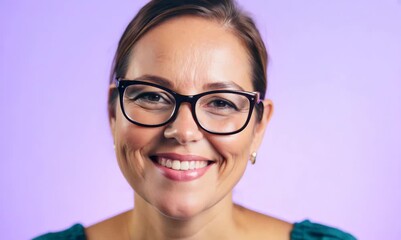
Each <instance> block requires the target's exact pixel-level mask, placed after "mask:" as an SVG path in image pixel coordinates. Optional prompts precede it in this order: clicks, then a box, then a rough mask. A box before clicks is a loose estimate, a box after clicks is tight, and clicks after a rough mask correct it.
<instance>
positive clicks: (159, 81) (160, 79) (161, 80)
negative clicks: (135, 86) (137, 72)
mask: <svg viewBox="0 0 401 240" xmlns="http://www.w3.org/2000/svg"><path fill="white" fill-rule="evenodd" d="M137 79H138V80H149V81H152V82H153V83H156V84H159V85H162V86H163V87H166V88H170V89H171V88H172V87H173V84H172V83H171V82H170V80H168V79H167V78H164V77H160V76H155V75H149V74H145V75H142V76H140V77H139V78H137Z"/></svg>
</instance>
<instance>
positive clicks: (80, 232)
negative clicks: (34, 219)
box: [33, 224, 86, 240]
mask: <svg viewBox="0 0 401 240" xmlns="http://www.w3.org/2000/svg"><path fill="white" fill-rule="evenodd" d="M53 239H54V240H55V239H58V240H86V238H85V230H84V227H83V226H82V225H81V224H75V225H73V226H72V227H70V228H68V229H66V230H63V231H60V232H49V233H46V234H44V235H41V236H39V237H36V238H34V239H33V240H53Z"/></svg>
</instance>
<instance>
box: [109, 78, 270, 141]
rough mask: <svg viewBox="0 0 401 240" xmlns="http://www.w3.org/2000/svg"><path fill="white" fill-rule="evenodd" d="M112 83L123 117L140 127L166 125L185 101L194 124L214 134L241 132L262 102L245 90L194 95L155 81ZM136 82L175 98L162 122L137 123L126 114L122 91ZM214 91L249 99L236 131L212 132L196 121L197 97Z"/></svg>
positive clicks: (256, 94)
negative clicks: (174, 89)
mask: <svg viewBox="0 0 401 240" xmlns="http://www.w3.org/2000/svg"><path fill="white" fill-rule="evenodd" d="M114 84H115V85H116V87H117V90H118V93H119V95H120V97H119V98H120V107H121V110H122V112H123V115H124V117H125V118H126V119H127V120H128V121H130V122H131V123H133V124H136V125H138V126H142V127H161V126H163V125H166V124H167V123H169V122H171V121H174V119H175V118H176V117H177V115H178V110H179V109H180V106H181V103H183V102H187V103H189V104H190V105H191V113H192V116H193V118H194V120H195V122H196V124H197V125H198V126H199V127H200V128H201V129H203V130H204V131H206V132H208V133H211V134H216V135H232V134H236V133H239V132H241V131H242V130H244V129H245V128H246V126H247V125H248V123H249V120H250V119H251V117H252V112H253V110H254V108H255V105H257V104H263V102H262V101H261V99H260V93H259V92H246V91H238V90H213V91H208V92H203V93H199V94H195V95H182V94H179V93H176V92H174V91H173V90H171V89H169V88H166V87H164V86H161V85H158V84H155V83H151V82H146V81H140V80H128V79H122V78H115V79H114ZM136 84H143V85H148V86H152V87H157V88H160V89H163V90H164V91H166V92H168V93H170V94H171V95H172V96H173V97H174V99H175V108H174V111H173V113H172V114H171V116H170V117H169V118H168V119H167V120H166V121H165V122H163V123H160V124H156V125H149V124H143V123H139V122H136V121H134V120H132V119H131V118H130V117H128V115H127V114H126V113H125V109H124V99H123V97H124V91H125V89H126V88H127V87H128V86H131V85H136ZM214 93H235V94H240V95H243V96H245V97H246V98H248V100H249V104H250V105H249V113H248V118H247V119H246V121H245V123H244V125H243V126H242V127H241V128H240V129H238V130H236V131H232V132H226V133H221V132H213V131H210V130H208V129H206V128H204V127H203V126H202V124H201V123H200V122H199V121H198V117H197V116H196V111H195V107H196V102H197V101H198V99H199V98H201V97H203V96H205V95H209V94H214Z"/></svg>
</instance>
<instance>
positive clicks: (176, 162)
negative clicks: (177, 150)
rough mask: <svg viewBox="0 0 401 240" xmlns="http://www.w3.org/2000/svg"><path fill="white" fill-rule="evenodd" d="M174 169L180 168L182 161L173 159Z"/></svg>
mask: <svg viewBox="0 0 401 240" xmlns="http://www.w3.org/2000/svg"><path fill="white" fill-rule="evenodd" d="M172 168H173V169H174V170H180V168H181V163H180V161H178V160H174V161H173V167H172Z"/></svg>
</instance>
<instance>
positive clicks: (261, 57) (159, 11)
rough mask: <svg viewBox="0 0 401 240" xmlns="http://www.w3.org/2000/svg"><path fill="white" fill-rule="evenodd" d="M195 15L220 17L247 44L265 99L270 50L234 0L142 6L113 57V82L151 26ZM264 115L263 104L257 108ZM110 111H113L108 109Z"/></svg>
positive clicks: (156, 1)
mask: <svg viewBox="0 0 401 240" xmlns="http://www.w3.org/2000/svg"><path fill="white" fill-rule="evenodd" d="M183 15H192V16H199V17H203V18H207V19H210V20H214V21H217V22H219V23H221V24H223V25H225V26H226V27H228V28H229V29H230V30H232V31H233V32H234V33H235V34H236V36H238V38H239V39H240V40H241V41H242V42H243V44H244V45H245V47H246V49H247V51H248V54H249V56H250V64H251V67H252V82H253V87H254V89H255V90H256V91H258V92H260V97H261V99H264V97H265V94H266V87H267V74H266V71H267V51H266V47H265V45H264V43H263V40H262V38H261V36H260V33H259V31H258V29H257V28H256V26H255V23H254V21H253V20H252V18H251V17H250V16H248V15H247V14H245V13H244V12H243V11H241V9H240V8H238V6H237V4H236V3H235V0H152V1H150V2H149V3H148V4H146V5H145V6H144V7H142V9H140V10H139V12H138V14H137V15H136V16H135V17H134V19H132V21H131V22H130V23H129V24H128V26H127V28H126V29H125V31H124V33H123V35H122V37H121V39H120V41H119V43H118V48H117V51H116V55H115V57H114V62H113V68H112V72H111V76H110V84H111V83H112V82H113V80H114V79H115V78H120V77H121V78H123V77H124V76H125V74H126V72H127V68H128V64H129V59H130V56H131V54H132V49H133V48H134V46H135V44H136V43H137V42H138V40H139V39H140V38H141V37H142V36H143V35H144V34H146V32H148V31H149V30H150V29H151V28H154V27H155V26H157V25H158V24H160V23H162V22H164V21H166V20H168V19H171V18H173V17H177V16H183ZM117 95H118V92H117V90H116V89H115V90H113V91H112V92H111V93H110V95H109V100H108V105H109V110H114V108H115V100H116V98H117ZM257 110H258V114H259V116H260V117H261V115H262V114H261V111H263V108H258V109H257ZM109 112H110V111H109Z"/></svg>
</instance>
